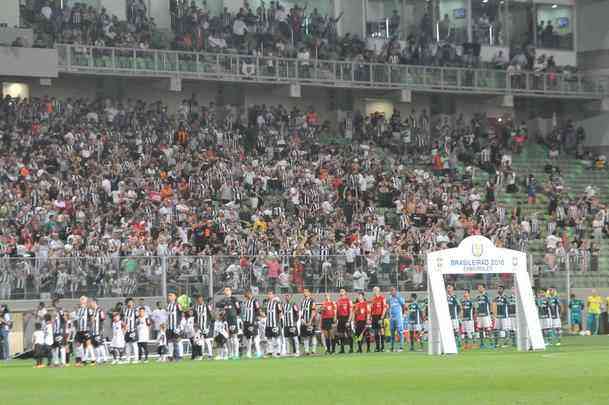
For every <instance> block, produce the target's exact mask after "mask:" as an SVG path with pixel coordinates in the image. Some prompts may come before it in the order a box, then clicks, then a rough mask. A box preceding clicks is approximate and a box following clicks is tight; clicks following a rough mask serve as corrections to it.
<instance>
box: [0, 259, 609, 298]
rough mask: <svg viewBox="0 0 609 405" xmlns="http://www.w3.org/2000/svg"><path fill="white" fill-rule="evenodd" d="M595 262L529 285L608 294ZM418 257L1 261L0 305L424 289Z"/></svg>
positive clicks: (556, 266) (473, 279) (563, 267)
mask: <svg viewBox="0 0 609 405" xmlns="http://www.w3.org/2000/svg"><path fill="white" fill-rule="evenodd" d="M598 259H599V257H598V256H596V255H588V254H582V253H581V252H578V253H572V252H569V253H568V254H566V255H562V256H561V255H555V254H548V253H546V254H545V255H542V254H528V269H529V273H530V274H531V277H532V279H533V280H534V284H535V285H536V286H538V287H543V288H548V287H550V286H555V287H557V288H558V289H559V291H561V292H569V291H570V290H571V289H572V288H591V287H599V288H600V287H609V272H608V271H607V270H608V269H605V268H601V267H602V266H601V265H599V262H598ZM425 264H426V256H425V255H409V254H405V255H384V256H380V257H372V256H365V255H357V256H345V255H334V256H314V255H313V256H310V255H307V256H268V255H260V256H144V257H135V256H122V257H119V256H99V257H48V258H32V257H1V258H0V301H3V300H20V299H30V300H32V299H36V300H38V299H50V298H52V297H63V298H77V297H79V296H81V295H83V294H84V295H87V296H93V297H99V298H107V297H125V296H141V297H156V296H161V295H165V294H166V293H167V291H177V292H179V293H180V294H189V295H194V294H196V293H202V294H205V295H206V296H214V295H216V294H218V293H219V292H220V291H221V290H222V289H223V288H224V287H226V286H229V287H231V288H232V289H233V290H234V291H235V292H237V293H242V292H243V291H244V290H245V289H248V288H251V289H253V290H256V291H260V292H264V291H267V290H269V289H272V290H275V291H277V292H278V293H279V292H290V293H298V292H302V290H303V289H304V288H307V289H309V290H311V291H312V292H314V293H325V292H337V291H338V290H339V289H340V288H346V289H347V290H348V291H356V290H363V291H369V290H370V289H371V288H372V287H373V286H379V287H380V288H381V289H382V290H383V291H388V290H389V289H390V288H391V287H396V288H398V289H399V290H401V291H423V290H426V288H427V286H426V280H427V277H426V267H425ZM509 278H510V275H501V274H497V275H495V274H493V275H491V274H478V275H467V276H464V277H451V276H447V281H450V282H453V283H454V284H455V285H456V287H457V288H458V289H463V288H475V286H476V284H477V283H479V282H483V283H485V284H486V285H487V286H489V288H493V287H496V286H498V285H500V284H503V285H510V280H509Z"/></svg>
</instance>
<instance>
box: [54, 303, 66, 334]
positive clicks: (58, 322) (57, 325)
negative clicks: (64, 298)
mask: <svg viewBox="0 0 609 405" xmlns="http://www.w3.org/2000/svg"><path fill="white" fill-rule="evenodd" d="M65 333H66V321H65V319H64V318H63V311H62V310H61V309H60V310H58V311H57V313H56V314H55V319H53V334H55V335H65Z"/></svg>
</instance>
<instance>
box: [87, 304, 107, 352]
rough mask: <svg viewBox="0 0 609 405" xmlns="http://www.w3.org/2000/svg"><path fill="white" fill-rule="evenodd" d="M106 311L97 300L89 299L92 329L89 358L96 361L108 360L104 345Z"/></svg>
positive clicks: (90, 328)
mask: <svg viewBox="0 0 609 405" xmlns="http://www.w3.org/2000/svg"><path fill="white" fill-rule="evenodd" d="M105 320H106V312H105V311H104V310H103V309H101V308H100V307H99V305H98V304H97V300H96V299H95V298H91V299H90V300H89V330H90V331H91V346H89V347H87V352H90V354H89V358H92V359H93V360H91V361H95V362H96V363H105V362H106V360H107V359H106V348H105V346H104V321H105ZM85 357H87V356H85Z"/></svg>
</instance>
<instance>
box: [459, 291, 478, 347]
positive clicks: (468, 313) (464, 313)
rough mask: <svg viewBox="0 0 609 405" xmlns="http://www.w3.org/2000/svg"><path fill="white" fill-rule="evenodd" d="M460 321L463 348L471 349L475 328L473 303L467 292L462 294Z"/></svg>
mask: <svg viewBox="0 0 609 405" xmlns="http://www.w3.org/2000/svg"><path fill="white" fill-rule="evenodd" d="M461 321H462V323H463V348H464V349H466V350H467V349H471V344H472V341H473V338H474V332H475V331H476V328H475V325H474V302H473V301H472V300H471V297H470V295H469V290H465V291H464V292H463V299H462V300H461Z"/></svg>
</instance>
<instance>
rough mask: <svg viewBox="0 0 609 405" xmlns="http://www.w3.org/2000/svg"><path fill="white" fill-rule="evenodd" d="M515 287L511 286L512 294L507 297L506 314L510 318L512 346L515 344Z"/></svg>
mask: <svg viewBox="0 0 609 405" xmlns="http://www.w3.org/2000/svg"><path fill="white" fill-rule="evenodd" d="M516 300H517V298H516V287H515V286H514V287H512V294H511V295H510V296H509V297H508V316H509V318H510V337H511V338H512V346H514V347H515V346H516V327H517V326H518V325H516Z"/></svg>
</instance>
